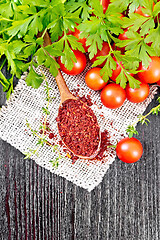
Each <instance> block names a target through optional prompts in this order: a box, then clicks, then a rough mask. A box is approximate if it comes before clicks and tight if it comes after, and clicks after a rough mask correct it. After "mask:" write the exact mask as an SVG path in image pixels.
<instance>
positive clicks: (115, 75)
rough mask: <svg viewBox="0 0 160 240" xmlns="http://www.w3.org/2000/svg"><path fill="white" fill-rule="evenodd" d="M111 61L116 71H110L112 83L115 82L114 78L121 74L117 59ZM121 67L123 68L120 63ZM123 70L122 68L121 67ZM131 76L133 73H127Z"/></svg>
mask: <svg viewBox="0 0 160 240" xmlns="http://www.w3.org/2000/svg"><path fill="white" fill-rule="evenodd" d="M113 60H114V61H115V62H116V69H115V70H113V71H112V76H111V77H110V78H111V79H112V80H113V81H114V82H116V78H117V77H118V75H119V74H120V72H121V67H120V65H119V63H118V61H117V59H116V58H115V57H113ZM120 63H121V65H122V67H123V64H122V62H120ZM123 68H124V67H123ZM128 74H130V75H131V76H133V75H134V74H133V73H129V72H128Z"/></svg>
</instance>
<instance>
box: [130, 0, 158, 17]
mask: <svg viewBox="0 0 160 240" xmlns="http://www.w3.org/2000/svg"><path fill="white" fill-rule="evenodd" d="M154 5H155V3H154V2H153V8H154ZM142 9H145V7H141V6H139V7H138V8H137V9H136V10H135V11H134V12H135V13H138V14H139V15H141V16H144V17H150V16H149V15H148V14H146V13H143V12H142Z"/></svg>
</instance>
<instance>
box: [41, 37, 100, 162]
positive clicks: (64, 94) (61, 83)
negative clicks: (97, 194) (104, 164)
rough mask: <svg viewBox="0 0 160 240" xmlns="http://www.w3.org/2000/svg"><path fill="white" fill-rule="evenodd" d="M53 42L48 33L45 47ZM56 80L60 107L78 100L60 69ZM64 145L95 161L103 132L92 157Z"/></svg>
mask: <svg viewBox="0 0 160 240" xmlns="http://www.w3.org/2000/svg"><path fill="white" fill-rule="evenodd" d="M51 44H52V42H51V39H50V37H49V34H48V33H47V32H46V33H45V35H44V43H43V46H44V47H46V46H48V45H51ZM50 56H51V55H50ZM51 57H52V58H53V59H54V60H55V61H56V58H55V57H53V56H51ZM55 79H56V82H57V85H58V88H59V92H60V97H61V101H60V106H61V105H62V104H63V103H64V102H65V101H66V100H70V99H73V100H78V99H77V98H76V97H75V96H74V95H73V94H72V93H71V92H70V91H69V89H68V87H67V85H66V83H65V80H64V78H63V76H62V73H61V72H60V70H59V69H58V75H57V76H56V77H55ZM62 141H63V140H62ZM63 143H64V145H65V146H66V147H67V148H68V149H69V151H71V152H72V153H73V154H74V155H76V156H77V157H79V158H83V159H93V158H95V157H96V155H97V154H98V152H99V150H100V146H101V132H100V130H99V144H98V147H97V150H96V151H95V153H94V154H92V155H91V156H81V155H77V154H75V153H74V152H73V151H72V150H71V149H70V148H69V147H68V146H67V145H66V144H65V142H64V141H63Z"/></svg>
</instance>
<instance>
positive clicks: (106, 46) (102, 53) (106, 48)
mask: <svg viewBox="0 0 160 240" xmlns="http://www.w3.org/2000/svg"><path fill="white" fill-rule="evenodd" d="M109 51H110V47H109V44H108V43H107V42H103V45H102V50H99V49H98V50H97V54H96V55H94V57H93V58H92V59H91V60H90V61H91V62H92V63H94V62H95V61H96V60H97V57H99V56H106V55H107V54H108V53H109ZM104 65H105V62H103V63H102V64H100V65H99V67H103V66H104Z"/></svg>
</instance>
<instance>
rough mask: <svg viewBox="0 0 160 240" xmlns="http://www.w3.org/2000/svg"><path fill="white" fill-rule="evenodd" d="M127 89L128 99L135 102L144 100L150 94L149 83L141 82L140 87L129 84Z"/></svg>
mask: <svg viewBox="0 0 160 240" xmlns="http://www.w3.org/2000/svg"><path fill="white" fill-rule="evenodd" d="M125 90H126V97H127V99H128V100H129V101H130V102H133V103H140V102H143V101H144V100H145V99H146V98H147V97H148V95H149V85H148V84H147V83H141V84H140V88H134V89H133V88H131V87H130V86H129V84H127V87H126V89H125Z"/></svg>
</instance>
